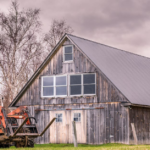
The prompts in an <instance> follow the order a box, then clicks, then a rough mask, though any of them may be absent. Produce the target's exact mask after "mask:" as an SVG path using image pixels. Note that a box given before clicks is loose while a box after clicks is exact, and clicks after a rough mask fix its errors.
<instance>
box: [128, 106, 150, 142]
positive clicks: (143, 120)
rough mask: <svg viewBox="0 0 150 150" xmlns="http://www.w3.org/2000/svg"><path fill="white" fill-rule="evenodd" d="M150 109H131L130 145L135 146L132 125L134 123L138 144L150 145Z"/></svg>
mask: <svg viewBox="0 0 150 150" xmlns="http://www.w3.org/2000/svg"><path fill="white" fill-rule="evenodd" d="M149 119H150V109H149V108H144V107H143V108H142V107H131V108H130V109H129V143H131V144H134V136H133V132H132V128H131V123H134V126H135V131H136V134H137V142H138V144H149V142H150V136H149V135H150V121H149Z"/></svg>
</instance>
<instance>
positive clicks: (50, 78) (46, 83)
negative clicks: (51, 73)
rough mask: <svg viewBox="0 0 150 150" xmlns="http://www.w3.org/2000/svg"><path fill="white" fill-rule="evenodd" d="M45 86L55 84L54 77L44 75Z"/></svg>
mask: <svg viewBox="0 0 150 150" xmlns="http://www.w3.org/2000/svg"><path fill="white" fill-rule="evenodd" d="M43 86H53V77H43Z"/></svg>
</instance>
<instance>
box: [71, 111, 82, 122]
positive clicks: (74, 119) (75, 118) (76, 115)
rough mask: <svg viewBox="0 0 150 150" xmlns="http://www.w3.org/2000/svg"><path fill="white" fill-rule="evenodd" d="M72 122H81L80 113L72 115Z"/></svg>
mask: <svg viewBox="0 0 150 150" xmlns="http://www.w3.org/2000/svg"><path fill="white" fill-rule="evenodd" d="M73 121H75V122H80V121H81V113H74V118H73Z"/></svg>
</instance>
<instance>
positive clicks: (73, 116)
mask: <svg viewBox="0 0 150 150" xmlns="http://www.w3.org/2000/svg"><path fill="white" fill-rule="evenodd" d="M75 114H80V121H75V122H81V113H74V114H73V121H74V118H75ZM78 118H79V117H78ZM78 120H79V119H78Z"/></svg>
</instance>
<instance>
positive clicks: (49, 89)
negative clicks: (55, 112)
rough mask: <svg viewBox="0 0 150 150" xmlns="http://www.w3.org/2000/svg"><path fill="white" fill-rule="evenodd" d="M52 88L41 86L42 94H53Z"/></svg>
mask: <svg viewBox="0 0 150 150" xmlns="http://www.w3.org/2000/svg"><path fill="white" fill-rule="evenodd" d="M53 95H54V88H53V87H43V96H53Z"/></svg>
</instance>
